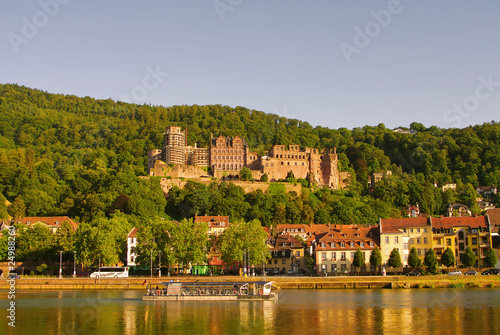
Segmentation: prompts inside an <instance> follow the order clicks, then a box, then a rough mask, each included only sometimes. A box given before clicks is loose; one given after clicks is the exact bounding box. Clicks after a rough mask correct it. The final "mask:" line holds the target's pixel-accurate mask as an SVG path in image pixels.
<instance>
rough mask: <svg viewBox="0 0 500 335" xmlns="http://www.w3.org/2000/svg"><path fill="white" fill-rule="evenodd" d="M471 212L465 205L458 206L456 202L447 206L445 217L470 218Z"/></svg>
mask: <svg viewBox="0 0 500 335" xmlns="http://www.w3.org/2000/svg"><path fill="white" fill-rule="evenodd" d="M471 215H472V212H471V210H470V209H469V207H467V206H466V205H462V204H459V203H457V202H454V203H452V204H449V205H448V208H447V210H446V216H448V217H452V216H471Z"/></svg>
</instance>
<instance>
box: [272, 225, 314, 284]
mask: <svg viewBox="0 0 500 335" xmlns="http://www.w3.org/2000/svg"><path fill="white" fill-rule="evenodd" d="M268 245H269V251H270V252H271V258H270V259H269V260H268V265H267V267H266V269H267V270H271V271H274V273H281V274H285V273H299V270H304V269H305V266H306V264H305V260H304V246H303V245H302V243H300V241H298V240H297V239H295V238H294V237H292V236H291V235H290V234H289V233H281V234H279V235H276V236H271V237H270V239H269V240H268Z"/></svg>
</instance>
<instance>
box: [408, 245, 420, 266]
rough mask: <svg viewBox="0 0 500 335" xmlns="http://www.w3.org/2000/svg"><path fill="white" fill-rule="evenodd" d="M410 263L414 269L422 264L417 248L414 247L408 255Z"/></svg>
mask: <svg viewBox="0 0 500 335" xmlns="http://www.w3.org/2000/svg"><path fill="white" fill-rule="evenodd" d="M408 265H409V266H410V268H412V269H418V268H419V267H420V265H422V260H421V259H420V258H419V257H418V254H417V249H416V248H415V247H412V248H411V250H410V255H409V256H408Z"/></svg>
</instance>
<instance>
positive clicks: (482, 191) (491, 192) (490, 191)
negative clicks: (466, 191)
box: [476, 186, 497, 197]
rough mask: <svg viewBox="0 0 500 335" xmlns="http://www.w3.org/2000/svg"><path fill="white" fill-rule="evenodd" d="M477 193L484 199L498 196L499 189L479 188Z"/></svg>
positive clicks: (491, 187)
mask: <svg viewBox="0 0 500 335" xmlns="http://www.w3.org/2000/svg"><path fill="white" fill-rule="evenodd" d="M476 191H477V194H479V195H480V196H483V197H488V196H491V195H495V194H497V188H496V187H495V186H479V187H478V188H477V189H476Z"/></svg>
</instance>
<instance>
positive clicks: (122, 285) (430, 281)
mask: <svg viewBox="0 0 500 335" xmlns="http://www.w3.org/2000/svg"><path fill="white" fill-rule="evenodd" d="M262 279H263V278H262V277H249V278H245V277H239V276H224V277H209V278H207V277H176V276H173V277H163V278H157V277H156V278H149V277H135V278H116V279H115V278H109V279H101V280H100V281H99V279H94V278H61V279H59V278H50V277H47V278H19V279H16V280H15V286H16V288H17V290H18V291H23V290H101V289H102V290H145V289H146V284H144V285H143V283H144V281H145V280H147V283H148V284H151V285H154V286H156V285H160V283H161V282H165V281H170V280H174V281H177V280H179V281H212V282H217V281H241V282H246V281H250V282H252V281H258V280H262ZM266 279H267V280H268V281H274V286H275V287H277V288H278V289H372V288H389V289H398V288H399V289H416V288H499V287H500V276H494V275H492V276H480V275H479V276H456V277H450V276H446V275H438V276H424V277H406V276H386V277H381V276H376V277H375V276H374V277H368V276H367V277H354V276H353V277H272V276H270V277H267V278H266ZM10 284H11V280H9V281H7V279H5V278H2V279H0V291H4V290H8V289H9V287H10Z"/></svg>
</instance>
